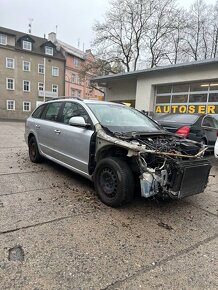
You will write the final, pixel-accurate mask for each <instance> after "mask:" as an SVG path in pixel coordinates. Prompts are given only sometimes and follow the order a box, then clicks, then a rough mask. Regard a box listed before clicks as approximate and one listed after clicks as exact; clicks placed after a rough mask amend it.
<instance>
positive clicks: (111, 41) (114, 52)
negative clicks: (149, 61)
mask: <svg viewBox="0 0 218 290" xmlns="http://www.w3.org/2000/svg"><path fill="white" fill-rule="evenodd" d="M153 1H154V0H149V1H147V2H146V1H145V0H117V1H115V0H113V1H112V2H111V8H110V10H109V12H108V13H107V14H106V18H105V21H104V23H99V22H98V23H96V25H95V27H94V31H95V34H96V37H95V40H94V42H93V45H94V47H95V48H97V52H98V53H97V54H98V56H99V57H100V58H101V59H105V60H107V61H108V62H109V63H114V62H120V63H122V64H123V66H124V67H125V69H126V71H130V70H136V69H137V64H138V61H139V57H140V53H141V45H142V42H143V37H144V33H145V32H146V25H147V23H148V20H149V18H150V17H151V14H152V11H153V10H152V9H151V6H152V4H153ZM145 2H146V5H145Z"/></svg>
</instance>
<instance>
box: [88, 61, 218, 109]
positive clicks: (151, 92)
mask: <svg viewBox="0 0 218 290" xmlns="http://www.w3.org/2000/svg"><path fill="white" fill-rule="evenodd" d="M91 82H92V83H96V84H98V86H101V87H104V88H105V100H109V101H116V102H124V103H130V104H131V105H132V106H135V107H136V108H137V109H139V110H145V111H151V112H156V113H168V112H170V113H210V114H214V113H215V114H218V59H213V60H204V61H196V62H190V63H184V64H177V65H170V66H164V67H156V68H151V69H145V70H140V71H134V72H129V73H121V74H116V75H109V76H103V77H97V78H94V79H92V81H91Z"/></svg>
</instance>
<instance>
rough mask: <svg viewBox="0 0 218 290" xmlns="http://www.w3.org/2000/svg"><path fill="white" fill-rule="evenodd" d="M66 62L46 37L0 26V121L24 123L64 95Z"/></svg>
mask: <svg viewBox="0 0 218 290" xmlns="http://www.w3.org/2000/svg"><path fill="white" fill-rule="evenodd" d="M64 69H65V59H64V57H63V55H62V54H61V53H60V52H59V51H58V50H57V48H56V46H55V45H54V44H53V43H52V42H51V41H49V40H47V39H46V38H40V37H37V36H33V35H31V34H25V33H22V32H18V31H15V30H11V29H7V28H3V27H0V73H1V78H0V119H15V120H24V119H26V118H27V117H28V116H29V114H30V112H31V111H33V110H34V109H35V108H36V107H37V106H38V105H39V104H40V103H41V102H43V101H46V100H49V99H51V98H54V97H57V96H59V95H64V90H65V84H64Z"/></svg>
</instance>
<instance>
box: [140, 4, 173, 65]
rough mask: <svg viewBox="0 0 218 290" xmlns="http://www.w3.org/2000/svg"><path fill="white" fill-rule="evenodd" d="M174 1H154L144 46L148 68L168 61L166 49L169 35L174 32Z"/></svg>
mask: <svg viewBox="0 0 218 290" xmlns="http://www.w3.org/2000/svg"><path fill="white" fill-rule="evenodd" d="M175 5H176V1H175V0H156V3H155V6H154V7H153V9H154V13H153V14H152V17H151V18H150V19H149V29H148V31H147V33H146V39H145V45H146V46H147V49H148V52H149V55H150V66H151V67H154V66H158V65H159V64H160V63H161V62H162V61H163V62H166V59H168V61H169V59H170V58H169V56H168V47H169V38H170V34H171V33H172V32H173V31H174V30H175V27H174V25H173V17H174V15H175V9H176V6H175Z"/></svg>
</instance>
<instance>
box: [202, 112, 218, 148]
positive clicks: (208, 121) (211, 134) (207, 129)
mask: <svg viewBox="0 0 218 290" xmlns="http://www.w3.org/2000/svg"><path fill="white" fill-rule="evenodd" d="M202 128H203V129H204V133H205V137H206V139H207V145H209V146H214V144H215V142H216V138H217V129H216V128H215V124H214V120H213V118H212V117H211V116H205V117H204V119H203V120H202Z"/></svg>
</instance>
